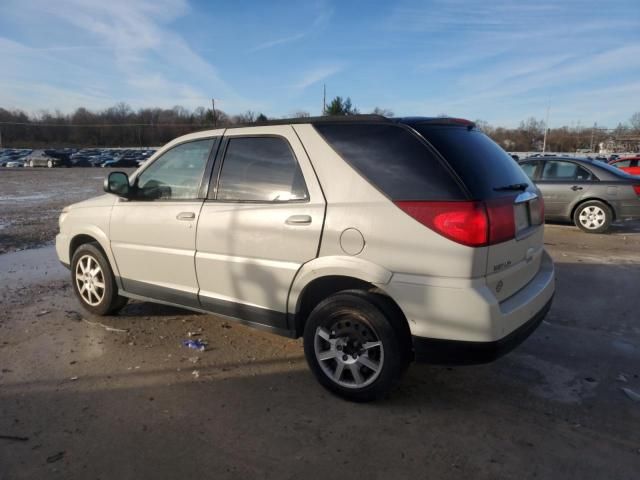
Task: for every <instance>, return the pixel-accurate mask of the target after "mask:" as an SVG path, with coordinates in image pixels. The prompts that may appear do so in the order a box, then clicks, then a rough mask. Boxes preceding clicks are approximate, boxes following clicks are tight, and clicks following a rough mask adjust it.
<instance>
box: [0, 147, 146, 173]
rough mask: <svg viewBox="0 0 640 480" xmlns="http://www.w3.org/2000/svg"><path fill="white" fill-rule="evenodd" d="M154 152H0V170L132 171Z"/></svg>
mask: <svg viewBox="0 0 640 480" xmlns="http://www.w3.org/2000/svg"><path fill="white" fill-rule="evenodd" d="M154 153H155V149H153V148H148V149H120V148H83V149H77V148H57V149H45V150H31V149H13V148H7V149H1V150H0V166H2V167H47V168H55V167H109V168H110V167H118V168H135V167H139V166H140V165H142V164H143V163H144V162H145V161H146V160H148V159H149V157H151V155H153V154H154Z"/></svg>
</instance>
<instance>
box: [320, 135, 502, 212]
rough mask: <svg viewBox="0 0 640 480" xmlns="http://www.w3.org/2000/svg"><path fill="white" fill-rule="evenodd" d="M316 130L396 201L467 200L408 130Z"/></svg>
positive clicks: (443, 168)
mask: <svg viewBox="0 0 640 480" xmlns="http://www.w3.org/2000/svg"><path fill="white" fill-rule="evenodd" d="M314 127H315V128H316V130H317V131H318V132H319V133H320V135H322V136H323V137H324V139H325V140H326V141H327V142H328V143H329V145H331V147H332V148H333V149H334V150H335V151H336V152H337V153H338V154H339V155H340V156H341V157H342V158H343V159H344V160H345V161H346V162H347V163H349V164H350V165H351V166H352V167H353V168H354V169H355V170H356V171H358V172H359V173H360V174H361V175H362V176H363V177H364V178H365V179H366V180H368V181H369V182H370V183H371V184H372V185H374V186H375V187H376V188H377V189H378V190H380V191H382V193H384V194H385V195H386V196H388V197H389V198H391V199H392V200H394V201H400V200H461V199H464V198H465V194H464V192H463V190H462V188H461V186H460V185H459V184H458V182H457V180H456V179H455V178H454V176H453V175H452V174H451V173H450V171H449V170H448V167H447V166H445V165H444V164H443V163H442V162H441V160H440V159H438V158H437V156H436V155H434V154H433V152H432V151H431V150H430V149H429V147H428V146H427V145H426V144H425V143H424V141H423V140H422V139H420V138H419V136H417V135H415V134H414V133H413V132H411V131H410V130H409V129H407V128H404V127H401V126H399V125H394V124H315V125H314ZM512 161H513V160H512Z"/></svg>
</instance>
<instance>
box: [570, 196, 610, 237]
mask: <svg viewBox="0 0 640 480" xmlns="http://www.w3.org/2000/svg"><path fill="white" fill-rule="evenodd" d="M612 220H613V215H612V213H611V209H610V208H609V207H608V206H607V205H606V204H605V203H603V202H600V201H598V200H591V201H588V202H585V203H583V204H582V205H579V206H578V208H577V209H576V211H575V213H574V214H573V222H574V223H575V224H576V226H577V227H578V228H580V229H581V230H583V231H585V232H588V233H604V232H606V231H607V230H608V229H609V227H610V226H611V222H612Z"/></svg>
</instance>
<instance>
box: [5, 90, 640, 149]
mask: <svg viewBox="0 0 640 480" xmlns="http://www.w3.org/2000/svg"><path fill="white" fill-rule="evenodd" d="M359 113H360V111H359V110H358V109H357V108H356V107H355V106H354V105H353V104H352V102H351V99H350V98H349V97H347V98H342V97H339V96H338V97H335V98H334V99H332V100H331V101H330V102H329V103H328V104H327V105H326V107H325V109H324V114H325V115H357V114H359ZM370 113H374V114H377V115H384V116H387V117H391V116H393V112H392V111H391V110H388V109H382V108H377V107H376V108H375V109H374V110H373V111H372V112H370ZM291 116H292V117H309V116H310V114H309V113H308V112H305V111H298V112H295V113H293V114H292V115H291ZM266 120H268V118H267V116H266V115H264V114H262V113H256V112H253V111H247V112H245V113H242V114H238V115H229V114H227V113H225V112H223V111H221V110H218V109H216V110H215V111H214V110H213V109H211V108H204V107H197V108H195V109H193V110H188V109H186V108H184V107H181V106H176V107H173V108H171V109H162V108H141V109H138V110H134V109H132V108H131V107H130V106H129V105H127V104H125V103H118V104H116V105H114V106H113V107H110V108H107V109H104V110H100V111H91V110H88V109H86V108H78V109H77V110H75V111H74V112H73V113H70V114H64V113H62V112H60V111H55V112H53V113H51V112H48V111H43V112H40V113H39V114H36V115H29V114H27V113H25V112H24V111H21V110H7V109H4V108H0V141H1V143H2V146H3V147H30V148H38V147H66V146H96V147H100V146H104V147H106V146H114V147H115V146H141V147H144V146H159V145H162V144H164V143H166V142H168V141H170V140H171V139H173V138H175V137H178V136H180V135H184V134H186V133H190V132H194V131H198V130H206V129H211V128H221V127H228V126H233V125H238V124H252V123H259V122H263V121H266ZM476 124H477V126H478V128H480V129H481V130H482V131H484V132H485V133H486V134H487V135H489V136H490V137H491V138H493V139H494V140H495V141H496V142H498V143H499V144H500V145H501V146H502V147H503V148H504V149H505V150H508V151H537V150H540V149H541V148H542V143H543V141H544V134H545V124H544V122H543V121H542V120H538V119H536V118H529V119H527V120H525V121H522V122H520V124H519V126H518V127H516V128H506V127H495V126H492V125H489V124H488V123H487V122H485V121H482V120H476ZM611 139H627V143H624V145H625V146H626V147H628V149H631V150H636V149H637V148H638V146H639V145H640V112H638V113H636V114H634V115H633V116H632V117H631V118H630V119H629V121H628V122H627V123H626V124H622V123H621V124H619V125H618V126H617V127H616V128H614V129H605V128H598V127H595V126H594V127H591V126H572V127H568V126H564V127H559V128H552V129H549V130H548V131H547V139H546V150H547V151H557V152H574V151H577V150H580V149H583V150H591V149H594V148H596V147H597V146H598V144H600V143H601V142H611ZM634 139H635V140H634Z"/></svg>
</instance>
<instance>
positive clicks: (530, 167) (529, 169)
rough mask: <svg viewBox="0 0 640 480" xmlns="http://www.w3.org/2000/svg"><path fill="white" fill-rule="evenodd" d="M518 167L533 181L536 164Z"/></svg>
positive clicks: (530, 163) (525, 164)
mask: <svg viewBox="0 0 640 480" xmlns="http://www.w3.org/2000/svg"><path fill="white" fill-rule="evenodd" d="M520 166H521V167H522V170H524V173H526V174H527V177H529V178H530V179H531V180H533V176H534V174H535V173H536V168H537V167H538V162H527V163H521V164H520Z"/></svg>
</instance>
